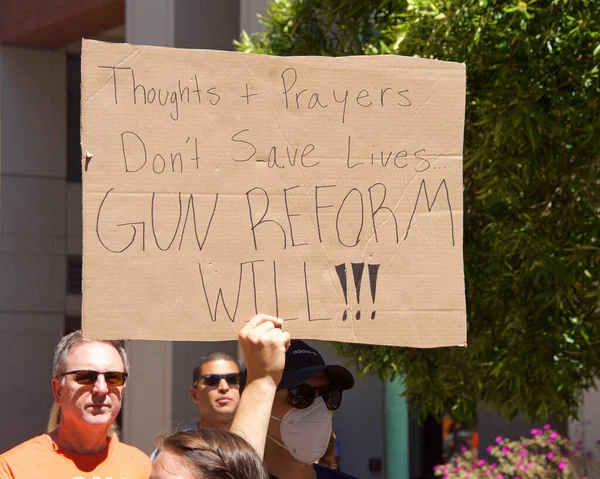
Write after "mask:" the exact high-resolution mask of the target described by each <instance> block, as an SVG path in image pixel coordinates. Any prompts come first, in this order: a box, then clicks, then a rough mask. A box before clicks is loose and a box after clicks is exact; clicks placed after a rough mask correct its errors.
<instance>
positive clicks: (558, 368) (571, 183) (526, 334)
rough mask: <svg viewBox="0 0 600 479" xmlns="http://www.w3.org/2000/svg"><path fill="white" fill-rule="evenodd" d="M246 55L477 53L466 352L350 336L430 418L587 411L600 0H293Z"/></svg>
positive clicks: (471, 58) (598, 348)
mask: <svg viewBox="0 0 600 479" xmlns="http://www.w3.org/2000/svg"><path fill="white" fill-rule="evenodd" d="M262 21H263V23H264V25H265V28H266V32H265V33H264V34H260V35H255V36H253V37H249V36H248V35H246V34H243V35H242V39H241V41H240V42H239V43H238V48H239V49H240V50H242V51H250V52H257V53H266V54H276V55H350V54H351V55H360V54H367V55H371V54H398V55H411V56H412V55H418V56H421V57H426V58H438V59H441V60H449V61H456V62H464V63H466V66H467V90H468V91H467V112H466V126H465V128H466V130H465V157H464V213H465V217H464V218H465V233H464V253H465V276H466V290H467V310H468V324H469V332H468V344H469V346H468V348H441V349H434V350H419V349H407V348H391V347H375V346H364V345H338V348H339V349H340V350H341V352H342V353H343V354H344V355H346V356H348V357H350V358H353V361H354V362H355V363H356V364H357V365H358V366H359V368H360V369H361V370H362V371H364V372H371V373H375V374H377V375H379V376H380V377H381V378H386V377H393V376H396V375H401V376H402V377H403V378H404V381H405V384H406V396H407V399H408V400H409V403H410V404H411V405H412V406H414V408H415V410H417V411H418V412H419V413H420V414H422V415H427V414H435V415H439V414H440V413H441V412H443V411H448V412H451V413H452V414H454V415H455V416H456V417H459V418H462V419H470V418H473V416H474V414H475V412H476V410H477V407H478V405H480V404H482V403H483V404H486V405H488V406H489V407H492V408H494V409H496V410H498V411H499V412H500V413H501V414H502V415H504V417H506V418H511V417H513V416H515V415H516V414H517V413H521V414H523V415H524V416H525V417H528V418H531V419H534V418H537V419H541V418H545V417H547V416H548V415H549V414H551V413H555V414H557V416H558V417H559V418H560V419H565V418H567V417H568V416H576V414H577V408H578V404H579V402H580V400H581V395H582V393H583V391H585V390H587V389H589V388H590V387H592V386H593V384H594V378H595V377H597V376H598V372H599V370H600V286H599V281H598V276H599V275H598V272H599V270H600V265H599V262H600V248H599V245H600V199H599V189H600V180H599V176H600V175H599V171H600V115H599V111H598V106H599V105H598V104H599V97H600V95H599V93H600V82H599V60H600V2H598V1H596V0H538V1H535V0H533V1H529V2H527V1H510V0H503V1H502V0H496V1H495V0H387V1H376V0H352V1H349V0H280V1H275V2H273V3H272V4H271V6H270V8H269V9H268V10H267V12H266V15H265V16H264V17H263V19H262Z"/></svg>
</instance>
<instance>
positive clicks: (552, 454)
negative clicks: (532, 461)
mask: <svg viewBox="0 0 600 479" xmlns="http://www.w3.org/2000/svg"><path fill="white" fill-rule="evenodd" d="M546 457H547V458H548V460H549V461H551V460H552V458H553V457H554V453H553V452H549V453H548V454H547V455H546Z"/></svg>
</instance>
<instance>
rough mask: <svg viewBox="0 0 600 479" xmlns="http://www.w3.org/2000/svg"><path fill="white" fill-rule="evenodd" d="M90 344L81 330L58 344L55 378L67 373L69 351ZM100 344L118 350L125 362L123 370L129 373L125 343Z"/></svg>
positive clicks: (55, 352) (53, 369)
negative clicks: (81, 344)
mask: <svg viewBox="0 0 600 479" xmlns="http://www.w3.org/2000/svg"><path fill="white" fill-rule="evenodd" d="M82 342H88V340H86V339H84V338H83V333H82V332H81V330H77V331H73V332H72V333H71V334H67V335H66V336H64V337H63V338H62V339H61V340H60V342H59V343H58V344H57V346H56V349H55V350H54V360H53V362H52V374H53V375H54V377H55V378H56V377H58V376H60V375H61V374H63V373H65V372H66V368H67V358H68V357H69V351H70V350H71V348H73V346H75V345H76V344H79V343H82ZM98 342H100V343H106V344H110V345H111V346H112V347H113V348H115V349H116V350H117V352H118V353H119V356H121V360H122V361H123V369H124V371H125V372H126V373H129V361H128V360H127V353H126V352H125V342H124V341H98Z"/></svg>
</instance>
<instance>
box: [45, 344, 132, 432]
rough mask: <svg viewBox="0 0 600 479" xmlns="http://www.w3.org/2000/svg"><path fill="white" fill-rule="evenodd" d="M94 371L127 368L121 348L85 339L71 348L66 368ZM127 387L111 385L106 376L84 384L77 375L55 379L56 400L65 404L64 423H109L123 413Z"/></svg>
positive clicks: (102, 424) (97, 424)
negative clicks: (78, 381)
mask: <svg viewBox="0 0 600 479" xmlns="http://www.w3.org/2000/svg"><path fill="white" fill-rule="evenodd" d="M81 369H83V370H92V371H98V372H108V371H121V372H122V371H123V370H124V369H123V361H122V360H121V356H119V353H118V352H117V350H116V349H115V348H114V347H113V346H111V345H110V344H108V343H101V342H96V341H82V342H80V343H77V344H76V345H75V346H73V347H72V348H71V350H70V351H69V356H68V358H67V363H66V370H65V372H66V371H76V370H81ZM124 388H125V385H123V386H110V385H108V384H107V383H106V380H105V378H104V376H103V375H98V379H97V380H96V382H95V383H94V384H90V385H81V384H78V383H77V382H76V381H75V375H73V374H68V375H66V376H63V377H62V378H58V379H57V378H55V379H52V390H53V392H54V399H55V401H56V402H57V404H58V405H59V406H61V409H62V411H61V424H63V423H71V424H72V423H73V422H78V423H85V424H88V425H94V426H106V425H109V424H110V423H111V422H113V421H114V419H115V418H116V417H117V415H118V414H119V411H120V410H121V401H122V398H123V390H124Z"/></svg>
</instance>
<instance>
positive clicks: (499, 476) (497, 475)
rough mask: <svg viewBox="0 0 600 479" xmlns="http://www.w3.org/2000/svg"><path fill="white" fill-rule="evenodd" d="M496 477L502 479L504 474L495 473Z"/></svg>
mask: <svg viewBox="0 0 600 479" xmlns="http://www.w3.org/2000/svg"><path fill="white" fill-rule="evenodd" d="M496 479H504V476H503V475H502V474H496Z"/></svg>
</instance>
